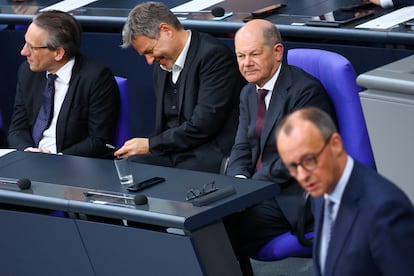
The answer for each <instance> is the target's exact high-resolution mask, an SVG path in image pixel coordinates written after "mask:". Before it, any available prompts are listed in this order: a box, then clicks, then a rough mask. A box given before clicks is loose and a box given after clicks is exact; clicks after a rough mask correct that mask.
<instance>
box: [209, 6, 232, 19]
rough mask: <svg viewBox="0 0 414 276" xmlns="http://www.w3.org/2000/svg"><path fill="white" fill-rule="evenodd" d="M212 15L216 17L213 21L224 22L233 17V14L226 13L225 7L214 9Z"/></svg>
mask: <svg viewBox="0 0 414 276" xmlns="http://www.w3.org/2000/svg"><path fill="white" fill-rule="evenodd" d="M211 14H212V15H213V16H214V18H213V20H223V19H226V18H227V17H230V16H232V15H233V12H228V13H226V11H225V10H224V8H223V7H214V8H212V9H211Z"/></svg>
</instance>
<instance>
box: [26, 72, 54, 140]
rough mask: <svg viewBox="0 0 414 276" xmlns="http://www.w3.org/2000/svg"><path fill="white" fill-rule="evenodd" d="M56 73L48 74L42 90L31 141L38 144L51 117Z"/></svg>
mask: <svg viewBox="0 0 414 276" xmlns="http://www.w3.org/2000/svg"><path fill="white" fill-rule="evenodd" d="M56 78H57V75H55V74H49V75H48V76H47V82H46V87H45V91H44V92H43V103H42V106H41V107H40V110H39V114H38V115H37V119H36V122H35V125H34V127H33V134H32V136H33V141H34V142H35V144H36V146H39V141H40V140H41V139H42V138H43V132H44V131H45V130H46V129H47V128H48V127H49V125H50V122H51V121H52V118H53V101H54V95H55V79H56Z"/></svg>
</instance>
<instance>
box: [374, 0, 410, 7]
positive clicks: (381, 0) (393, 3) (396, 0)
mask: <svg viewBox="0 0 414 276" xmlns="http://www.w3.org/2000/svg"><path fill="white" fill-rule="evenodd" d="M369 1H370V2H371V3H374V4H375V5H378V6H381V7H383V8H392V7H395V8H401V7H405V6H410V5H414V1H413V0H369Z"/></svg>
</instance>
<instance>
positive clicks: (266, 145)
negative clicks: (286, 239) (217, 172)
mask: <svg viewBox="0 0 414 276" xmlns="http://www.w3.org/2000/svg"><path fill="white" fill-rule="evenodd" d="M305 106H315V107H319V108H321V109H323V110H325V111H326V112H327V113H328V114H331V115H332V116H333V117H334V118H336V117H335V116H336V115H335V111H334V107H333V105H332V103H331V101H330V98H329V96H328V94H327V92H326V91H325V89H324V88H323V87H322V85H321V84H320V82H319V81H318V80H317V79H315V78H314V77H312V76H311V75H309V74H307V73H306V72H304V71H303V70H302V69H300V68H298V67H295V66H289V65H286V64H284V63H282V68H281V70H280V74H279V77H278V80H277V81H276V84H275V87H274V88H273V94H272V98H271V100H270V104H269V107H268V110H267V115H266V120H265V122H264V126H263V132H262V135H261V137H260V139H259V137H258V136H257V135H256V109H257V92H256V85H255V84H248V85H246V86H245V87H244V88H243V90H242V92H241V95H240V118H239V126H238V129H237V134H236V140H235V144H234V146H233V149H232V151H231V155H230V160H229V165H228V169H227V174H229V175H245V176H247V177H248V178H253V179H260V180H266V181H271V182H274V183H276V184H277V185H279V186H280V188H281V194H282V195H283V196H282V197H281V196H278V203H279V205H280V207H281V209H282V211H283V213H284V215H285V217H286V218H287V219H288V220H289V222H290V223H291V226H292V227H295V226H296V221H297V213H298V206H299V204H300V203H299V202H300V200H302V198H301V196H302V193H303V190H302V188H301V187H300V186H299V184H298V183H297V182H296V181H295V180H294V179H293V178H292V177H291V176H290V174H289V172H288V171H287V169H286V167H285V166H284V164H283V162H282V160H281V158H280V156H279V154H278V152H277V149H276V138H275V137H276V128H277V126H278V125H279V123H280V121H281V120H282V119H283V117H285V115H287V114H289V113H291V112H292V111H294V110H296V109H299V108H302V107H305ZM260 155H262V163H263V166H262V169H260V170H259V171H257V172H255V166H256V163H257V160H258V158H259V156H260Z"/></svg>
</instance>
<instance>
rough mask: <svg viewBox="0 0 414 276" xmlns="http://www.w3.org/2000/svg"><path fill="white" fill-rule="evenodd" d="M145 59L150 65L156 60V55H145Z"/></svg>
mask: <svg viewBox="0 0 414 276" xmlns="http://www.w3.org/2000/svg"><path fill="white" fill-rule="evenodd" d="M145 59H146V60H147V63H148V64H150V65H151V64H153V63H154V62H155V57H154V56H152V55H145Z"/></svg>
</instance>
